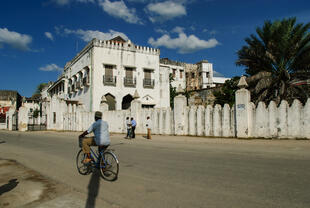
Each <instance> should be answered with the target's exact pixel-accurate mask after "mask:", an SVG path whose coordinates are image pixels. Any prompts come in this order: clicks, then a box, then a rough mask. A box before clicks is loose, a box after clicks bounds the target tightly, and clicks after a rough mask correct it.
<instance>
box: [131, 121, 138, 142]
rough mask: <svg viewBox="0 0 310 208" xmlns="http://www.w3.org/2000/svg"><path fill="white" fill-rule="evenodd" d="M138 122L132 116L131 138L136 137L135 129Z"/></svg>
mask: <svg viewBox="0 0 310 208" xmlns="http://www.w3.org/2000/svg"><path fill="white" fill-rule="evenodd" d="M136 126H137V122H136V121H135V120H134V119H133V117H131V138H132V139H134V138H135V137H136V134H135V130H136Z"/></svg>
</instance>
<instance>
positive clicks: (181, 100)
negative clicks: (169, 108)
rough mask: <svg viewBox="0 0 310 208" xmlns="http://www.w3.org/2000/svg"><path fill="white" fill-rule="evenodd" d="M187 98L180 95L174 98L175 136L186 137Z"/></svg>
mask: <svg viewBox="0 0 310 208" xmlns="http://www.w3.org/2000/svg"><path fill="white" fill-rule="evenodd" d="M185 111H186V97H185V96H184V95H181V94H179V95H178V96H176V97H175V98H174V134H175V135H185V129H184V126H185Z"/></svg>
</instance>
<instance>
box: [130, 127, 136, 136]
mask: <svg viewBox="0 0 310 208" xmlns="http://www.w3.org/2000/svg"><path fill="white" fill-rule="evenodd" d="M135 130H136V127H135V126H133V127H131V131H132V132H131V138H135V137H136V134H135Z"/></svg>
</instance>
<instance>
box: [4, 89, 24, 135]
mask: <svg viewBox="0 0 310 208" xmlns="http://www.w3.org/2000/svg"><path fill="white" fill-rule="evenodd" d="M21 103H22V97H21V96H20V94H19V93H18V92H17V91H13V90H0V129H7V128H8V121H7V116H6V114H7V112H8V111H9V110H10V109H14V110H18V109H19V107H20V106H21Z"/></svg>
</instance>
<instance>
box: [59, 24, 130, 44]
mask: <svg viewBox="0 0 310 208" xmlns="http://www.w3.org/2000/svg"><path fill="white" fill-rule="evenodd" d="M57 30H58V33H59V32H60V31H59V30H60V29H59V28H57V27H56V31H57ZM63 33H64V34H67V35H69V34H74V35H77V36H78V37H79V38H80V39H82V40H84V41H86V42H89V41H91V40H92V39H93V38H97V39H100V40H110V39H112V38H115V37H116V36H121V37H122V38H124V39H125V40H128V37H127V36H126V35H125V34H124V33H121V32H117V31H115V30H109V32H107V33H103V32H100V31H98V30H82V29H78V30H70V29H67V28H64V29H63Z"/></svg>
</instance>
